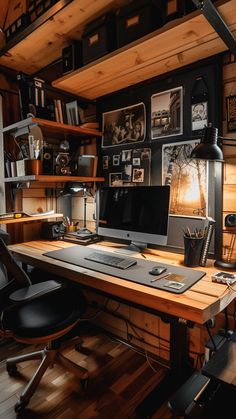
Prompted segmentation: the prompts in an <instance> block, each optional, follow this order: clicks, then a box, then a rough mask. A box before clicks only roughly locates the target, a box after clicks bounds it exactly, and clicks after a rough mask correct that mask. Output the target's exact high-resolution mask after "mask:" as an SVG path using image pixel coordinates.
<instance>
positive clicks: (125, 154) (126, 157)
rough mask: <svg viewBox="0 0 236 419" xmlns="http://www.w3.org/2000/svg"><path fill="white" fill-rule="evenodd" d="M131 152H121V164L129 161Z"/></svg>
mask: <svg viewBox="0 0 236 419" xmlns="http://www.w3.org/2000/svg"><path fill="white" fill-rule="evenodd" d="M131 157H132V150H122V152H121V161H122V163H124V162H127V161H131Z"/></svg>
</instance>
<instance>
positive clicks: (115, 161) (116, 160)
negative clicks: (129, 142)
mask: <svg viewBox="0 0 236 419" xmlns="http://www.w3.org/2000/svg"><path fill="white" fill-rule="evenodd" d="M112 164H113V166H119V165H120V155H119V154H114V156H113V157H112Z"/></svg>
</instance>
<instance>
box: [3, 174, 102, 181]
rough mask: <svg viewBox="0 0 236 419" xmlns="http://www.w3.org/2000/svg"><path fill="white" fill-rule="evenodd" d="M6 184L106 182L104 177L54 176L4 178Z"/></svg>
mask: <svg viewBox="0 0 236 419" xmlns="http://www.w3.org/2000/svg"><path fill="white" fill-rule="evenodd" d="M4 182H5V183H12V182H15V183H16V182H17V183H27V182H42V183H51V182H52V183H53V182H58V183H64V182H81V183H86V182H104V178H103V177H82V176H54V175H29V176H18V177H9V178H4Z"/></svg>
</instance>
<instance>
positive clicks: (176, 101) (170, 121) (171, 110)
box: [151, 86, 183, 140]
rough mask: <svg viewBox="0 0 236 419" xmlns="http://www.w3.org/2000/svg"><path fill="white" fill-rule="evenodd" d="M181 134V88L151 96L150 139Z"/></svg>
mask: <svg viewBox="0 0 236 419" xmlns="http://www.w3.org/2000/svg"><path fill="white" fill-rule="evenodd" d="M182 134H183V87H182V86H179V87H175V88H173V89H169V90H165V91H163V92H159V93H155V94H154V95H152V96H151V138H152V140H155V139H158V138H164V137H174V136H179V135H182Z"/></svg>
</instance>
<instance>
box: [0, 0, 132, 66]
mask: <svg viewBox="0 0 236 419" xmlns="http://www.w3.org/2000/svg"><path fill="white" fill-rule="evenodd" d="M124 3H127V0H99V1H94V0H93V1H88V0H60V1H59V2H57V3H56V4H55V5H54V6H53V7H51V8H50V9H49V10H48V11H47V12H45V13H44V14H43V15H42V16H40V17H39V18H38V19H37V20H36V21H35V22H33V23H32V24H30V25H29V26H28V27H27V28H26V29H25V30H23V31H22V32H20V33H19V34H18V35H16V36H15V37H14V38H13V39H12V40H11V41H9V42H8V44H7V45H6V47H5V48H4V49H3V50H2V51H0V64H1V65H3V66H6V67H9V68H13V69H14V70H17V71H23V72H25V73H27V74H34V73H36V72H38V71H39V70H40V69H41V68H44V67H46V66H47V65H48V64H50V63H51V62H53V61H55V60H57V59H58V58H59V57H60V56H61V50H62V48H64V47H65V46H67V45H69V44H70V42H71V40H72V39H79V38H81V34H82V32H83V29H84V27H85V25H86V24H87V23H88V22H90V21H91V20H94V19H96V18H97V17H99V16H100V15H103V14H104V13H106V12H107V11H108V10H111V9H117V8H119V7H120V6H122V5H123V4H124Z"/></svg>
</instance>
